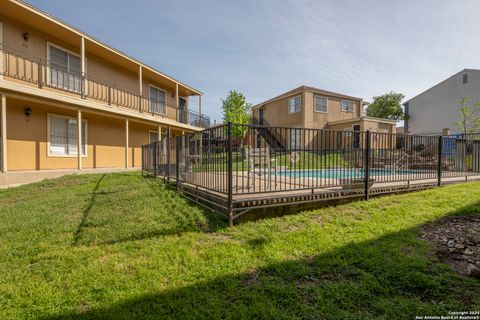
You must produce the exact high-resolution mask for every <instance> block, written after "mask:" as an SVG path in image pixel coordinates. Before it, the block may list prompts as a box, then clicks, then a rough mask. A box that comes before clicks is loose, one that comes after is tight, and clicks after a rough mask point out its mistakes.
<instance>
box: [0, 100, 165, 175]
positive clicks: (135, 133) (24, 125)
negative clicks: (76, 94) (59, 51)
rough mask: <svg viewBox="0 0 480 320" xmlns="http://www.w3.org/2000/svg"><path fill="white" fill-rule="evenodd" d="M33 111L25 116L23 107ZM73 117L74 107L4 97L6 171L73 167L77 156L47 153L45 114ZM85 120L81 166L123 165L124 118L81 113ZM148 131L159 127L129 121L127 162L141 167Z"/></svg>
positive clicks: (74, 113) (103, 166)
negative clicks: (61, 106) (5, 108)
mask: <svg viewBox="0 0 480 320" xmlns="http://www.w3.org/2000/svg"><path fill="white" fill-rule="evenodd" d="M27 106H28V107H30V108H31V109H32V113H31V115H30V117H29V118H27V117H26V116H25V112H24V108H25V107H27ZM49 113H52V114H58V115H63V116H71V117H76V112H75V111H74V110H68V109H63V108H56V107H50V106H46V105H41V104H35V103H26V102H24V101H20V100H14V99H10V98H7V164H8V170H11V171H15V170H42V169H75V168H77V157H76V156H74V157H63V156H62V157H59V156H50V155H48V144H47V142H48V139H47V137H48V132H47V117H48V114H49ZM82 118H83V119H84V120H86V121H87V156H86V157H82V166H83V168H105V167H108V168H110V167H124V166H125V120H123V119H115V118H109V117H105V116H100V115H97V114H92V113H88V112H82ZM149 130H154V131H155V130H158V127H155V126H150V125H146V124H142V123H136V122H133V121H130V125H129V162H130V163H129V165H130V166H135V167H139V166H141V146H142V144H145V143H148V134H149Z"/></svg>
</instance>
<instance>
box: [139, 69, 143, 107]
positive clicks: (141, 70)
mask: <svg viewBox="0 0 480 320" xmlns="http://www.w3.org/2000/svg"><path fill="white" fill-rule="evenodd" d="M142 73H143V69H142V65H140V64H139V65H138V92H139V95H140V102H139V103H140V112H141V111H142V109H143V82H142V79H143V74H142Z"/></svg>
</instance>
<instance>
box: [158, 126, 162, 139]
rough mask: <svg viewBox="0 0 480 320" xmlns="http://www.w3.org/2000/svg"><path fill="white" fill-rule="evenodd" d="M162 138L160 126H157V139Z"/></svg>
mask: <svg viewBox="0 0 480 320" xmlns="http://www.w3.org/2000/svg"><path fill="white" fill-rule="evenodd" d="M160 140H162V127H160V126H158V141H160Z"/></svg>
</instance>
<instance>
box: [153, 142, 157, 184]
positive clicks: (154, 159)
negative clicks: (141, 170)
mask: <svg viewBox="0 0 480 320" xmlns="http://www.w3.org/2000/svg"><path fill="white" fill-rule="evenodd" d="M153 177H154V178H156V177H157V141H154V142H153Z"/></svg>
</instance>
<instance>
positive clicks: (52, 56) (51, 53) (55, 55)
mask: <svg viewBox="0 0 480 320" xmlns="http://www.w3.org/2000/svg"><path fill="white" fill-rule="evenodd" d="M48 61H49V64H48V77H47V78H48V83H49V84H50V85H52V86H54V87H57V88H61V89H66V90H69V91H74V92H80V91H81V90H82V88H81V66H80V56H78V55H76V54H74V53H71V52H69V51H67V50H64V49H62V48H59V47H57V46H54V45H51V44H49V45H48Z"/></svg>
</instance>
